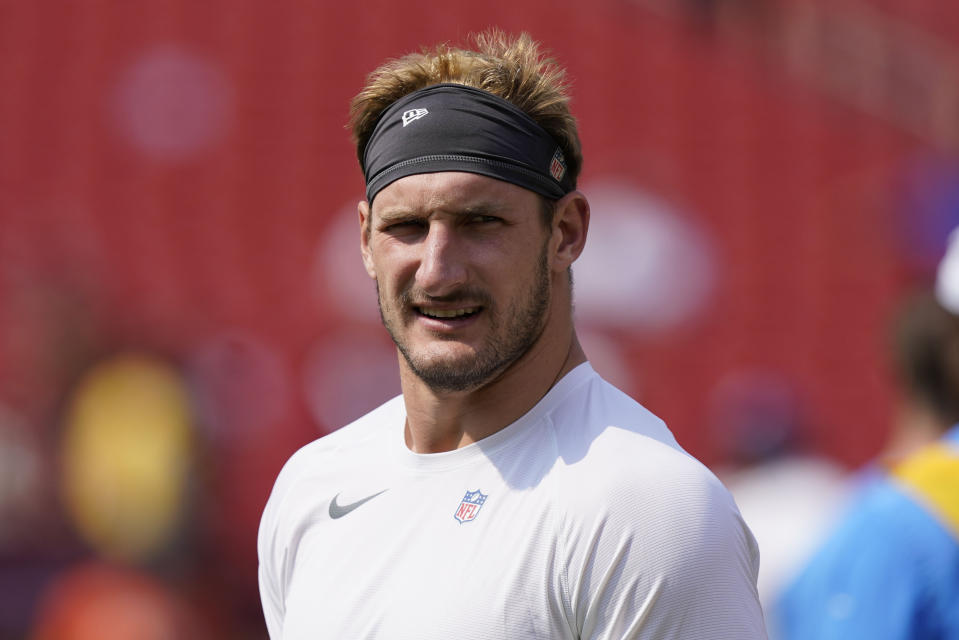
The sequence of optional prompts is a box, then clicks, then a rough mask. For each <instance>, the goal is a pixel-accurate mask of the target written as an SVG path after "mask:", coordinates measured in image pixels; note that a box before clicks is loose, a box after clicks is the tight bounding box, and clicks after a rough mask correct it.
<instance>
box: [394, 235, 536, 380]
mask: <svg viewBox="0 0 959 640" xmlns="http://www.w3.org/2000/svg"><path fill="white" fill-rule="evenodd" d="M457 298H462V299H463V300H469V301H470V302H476V301H477V298H480V299H481V301H483V302H484V304H483V313H485V314H488V315H489V320H488V321H489V332H488V334H487V336H486V339H485V341H484V343H483V345H482V346H481V347H480V348H479V349H478V350H477V352H476V353H475V354H473V355H471V356H466V357H459V358H456V359H455V360H452V359H446V358H444V359H441V358H427V357H422V358H421V357H417V355H416V354H414V353H413V352H412V349H411V347H410V345H409V344H407V343H406V342H405V341H404V339H403V336H402V333H401V330H400V329H401V328H400V326H398V325H400V324H401V323H402V320H401V319H399V318H395V317H394V318H388V317H387V315H386V314H385V313H384V312H383V300H382V296H381V295H380V291H379V285H378V284H377V292H376V299H377V303H378V305H379V309H380V319H381V320H382V321H383V326H384V327H386V330H387V332H389V334H390V337H391V338H392V339H393V343H394V344H396V348H397V349H398V350H399V352H400V353H401V354H402V355H403V358H404V359H405V360H406V364H407V365H408V366H409V368H410V370H411V371H412V372H413V373H414V374H415V375H416V376H417V377H418V378H419V379H420V380H422V381H423V382H424V383H425V384H426V385H427V386H428V387H429V388H430V389H432V390H433V391H437V392H447V393H449V392H461V391H471V390H475V389H479V388H480V387H482V386H484V385H486V384H487V383H489V382H491V381H492V380H494V379H495V378H496V377H497V376H498V375H499V374H501V373H502V372H503V371H505V370H506V369H508V368H509V367H510V365H512V364H513V363H515V362H516V361H517V360H519V359H520V358H522V357H523V356H524V355H526V353H527V352H528V351H529V350H530V349H531V348H532V346H533V345H534V344H536V341H537V340H538V339H539V337H540V335H541V334H542V333H543V329H544V328H545V326H546V314H547V310H548V309H549V305H550V277H549V263H548V260H547V253H546V246H545V245H544V247H543V250H542V252H541V253H540V257H539V260H538V263H537V268H536V276H535V278H534V279H533V282H532V285H531V286H530V290H529V292H528V294H527V295H526V296H525V298H522V297H521V298H520V299H519V300H518V304H517V305H514V307H513V308H511V309H506V310H505V311H501V310H499V309H498V308H497V307H495V306H494V304H493V301H492V300H491V299H490V298H489V296H487V295H485V294H483V293H481V292H475V293H473V292H467V291H462V292H458V293H456V294H454V295H453V296H449V297H444V298H443V300H444V301H447V302H453V301H455V300H456V299H457ZM411 300H412V295H411V292H410V291H409V290H407V291H405V292H404V293H403V294H402V295H401V296H400V303H399V304H400V306H399V309H400V310H401V311H400V313H406V311H405V310H406V309H409V308H410V303H411ZM524 300H525V301H526V304H523V302H524ZM438 339H440V338H438Z"/></svg>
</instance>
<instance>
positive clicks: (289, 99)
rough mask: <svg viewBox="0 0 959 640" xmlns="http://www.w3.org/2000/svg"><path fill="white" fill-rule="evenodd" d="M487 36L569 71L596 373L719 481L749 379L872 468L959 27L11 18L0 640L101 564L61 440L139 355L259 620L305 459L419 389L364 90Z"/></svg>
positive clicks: (943, 196)
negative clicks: (377, 77)
mask: <svg viewBox="0 0 959 640" xmlns="http://www.w3.org/2000/svg"><path fill="white" fill-rule="evenodd" d="M489 26H498V27H500V28H502V29H504V30H506V31H508V32H518V31H528V32H529V33H531V34H532V36H533V37H534V38H536V39H539V40H541V41H542V42H543V43H544V44H545V46H546V47H548V48H549V49H550V50H551V51H552V52H553V54H554V55H555V57H556V58H557V59H558V60H559V61H560V62H561V63H562V64H563V65H565V66H566V67H567V69H568V71H569V74H570V78H571V80H572V93H573V109H574V112H575V114H576V115H577V116H578V118H579V120H580V123H581V136H582V140H583V146H584V150H585V156H586V163H585V169H584V173H583V177H582V182H581V187H582V188H583V190H584V191H585V192H586V193H587V195H588V196H590V197H591V198H592V200H593V216H594V217H593V224H594V231H595V233H594V236H593V238H594V245H593V248H592V250H589V249H588V250H587V255H585V256H584V259H583V262H582V264H580V265H578V266H577V268H576V270H577V287H578V291H577V300H578V304H577V313H578V314H579V318H580V325H581V329H582V332H583V335H584V341H585V342H586V347H587V351H588V353H590V354H591V355H592V357H593V359H594V362H595V364H596V366H597V368H598V369H599V370H600V372H601V373H604V374H606V375H607V376H608V377H610V378H611V379H613V381H614V382H617V383H619V384H621V385H622V386H624V387H625V388H626V389H627V390H628V391H629V392H631V393H632V394H633V395H635V396H636V397H637V398H639V399H640V400H641V401H642V402H644V403H645V404H646V405H647V406H649V407H650V408H651V409H652V410H653V411H654V412H656V413H657V414H659V415H660V416H662V417H663V418H664V419H666V420H667V422H668V423H669V425H670V426H671V427H672V429H673V430H674V432H675V433H676V434H677V437H678V438H679V440H680V441H681V442H682V443H684V445H685V446H686V447H687V448H688V449H689V450H690V451H691V452H692V453H694V454H696V455H698V456H699V457H701V458H703V459H704V460H705V461H706V462H707V463H710V464H717V463H720V462H722V460H720V459H719V458H720V457H721V456H720V452H719V448H718V447H717V446H716V444H715V443H714V442H713V440H712V439H711V438H710V434H709V433H708V429H707V428H706V427H705V425H706V424H707V423H709V422H710V420H711V419H712V417H711V416H710V398H711V397H713V396H714V394H715V390H716V388H717V387H718V386H720V385H721V383H722V381H723V380H724V379H725V378H726V377H728V376H729V375H734V374H735V372H737V371H741V370H746V371H755V370H764V371H771V372H774V375H775V376H776V379H777V380H787V381H788V382H789V384H790V385H792V387H793V391H794V393H795V394H796V397H797V398H798V399H799V400H798V405H799V406H801V408H802V409H801V411H802V422H803V428H804V429H805V430H806V439H807V441H808V442H810V443H812V446H813V448H814V449H815V450H816V451H817V452H819V453H821V454H824V455H826V456H829V457H831V458H833V459H835V460H837V461H839V462H841V463H842V464H844V465H847V466H855V465H859V464H861V463H863V462H865V461H866V460H868V459H869V458H870V457H871V456H872V455H874V454H875V452H876V451H877V450H878V448H879V446H880V444H881V443H882V441H883V438H884V437H885V434H886V432H887V430H888V428H889V423H890V411H891V408H892V406H893V398H892V397H891V394H892V391H891V390H892V384H891V381H890V380H889V374H888V372H887V365H886V362H885V327H886V321H887V319H888V315H889V312H890V311H891V309H892V308H893V307H894V306H895V304H896V302H897V301H898V300H899V298H900V296H901V295H902V294H903V293H904V292H905V291H906V290H908V289H911V288H912V287H915V286H919V285H922V284H924V283H927V282H928V279H929V277H930V273H931V268H932V266H933V265H934V264H935V262H936V261H937V260H938V258H939V257H940V255H941V252H942V250H943V247H944V242H945V233H946V231H947V230H948V229H950V228H951V227H952V226H954V225H955V224H956V223H957V221H959V216H957V210H959V165H957V163H956V147H957V122H959V89H957V87H959V82H957V81H959V57H957V52H959V5H956V4H955V3H953V2H951V1H949V0H913V1H911V2H896V1H893V0H848V1H846V0H844V1H843V2H832V1H829V0H595V1H593V2H589V3H586V2H578V1H573V0H551V1H549V2H546V1H541V2H539V1H538V2H525V3H516V2H510V1H506V0H489V1H488V2H485V3H482V6H481V5H479V4H476V3H462V4H458V3H439V2H432V3H427V2H383V1H381V0H370V1H368V2H364V3H349V2H312V3H310V2H289V3H274V2H243V3H234V2H225V1H223V0H219V1H209V2H186V1H181V0H168V1H147V2H121V1H98V2H91V3H79V2H69V3H64V2H54V1H52V0H33V1H28V0H19V1H17V0H13V1H4V2H0V457H2V459H3V462H0V534H2V535H0V550H2V551H0V557H2V558H4V560H3V564H2V565H0V578H2V579H3V584H0V589H2V590H3V592H4V593H11V592H10V591H9V590H8V589H7V588H6V587H4V585H7V586H9V585H11V584H17V585H20V588H19V590H18V591H17V593H19V594H21V595H20V596H18V598H19V599H17V598H13V599H12V600H11V601H10V602H8V603H7V604H4V605H3V606H2V607H0V609H2V610H0V633H4V632H6V633H10V634H15V630H11V629H12V628H13V626H15V625H16V624H20V622H16V621H17V620H20V618H18V617H17V614H16V613H13V611H14V608H15V607H22V606H26V608H27V610H28V611H29V610H32V607H33V606H34V604H33V603H34V602H35V598H36V595H37V593H39V592H40V591H41V590H42V588H43V586H44V584H45V576H46V575H47V574H44V573H43V572H42V571H40V572H39V573H38V572H37V571H34V569H35V568H36V567H38V566H41V567H43V566H50V567H57V566H60V565H63V564H68V563H69V562H70V561H72V560H73V559H75V558H77V557H80V556H83V555H84V554H85V553H86V552H87V550H88V546H87V543H85V542H83V540H82V539H81V538H78V537H77V534H76V533H75V529H76V527H75V526H74V525H72V524H71V523H70V517H69V509H67V510H64V509H63V508H62V506H61V504H62V501H63V500H64V498H63V496H62V495H61V493H60V490H59V489H58V486H59V485H58V482H59V481H60V480H59V477H60V475H61V474H62V470H61V469H60V468H59V466H58V464H59V462H58V461H59V460H60V459H61V453H60V447H61V446H62V438H61V434H62V433H63V432H64V429H66V428H67V421H68V414H69V407H70V406H71V402H72V400H71V398H72V397H73V396H72V394H73V393H74V392H75V391H76V390H77V389H78V388H79V387H82V385H83V384H84V380H85V376H87V375H89V374H88V372H90V371H92V370H93V369H94V367H96V366H97V365H98V364H99V363H101V362H104V361H108V360H110V359H111V358H113V357H115V356H118V355H122V354H128V353H134V354H141V357H142V356H143V355H144V354H145V355H147V356H148V357H150V358H154V359H156V360H158V361H161V362H163V363H165V365H164V366H168V367H172V368H173V369H174V370H175V371H177V372H178V375H180V376H181V377H182V381H183V384H184V385H185V386H186V388H188V389H189V394H190V398H191V403H192V405H191V406H192V411H193V416H192V418H191V419H190V420H189V422H190V423H191V424H192V425H193V428H195V430H196V434H197V436H198V437H197V441H198V442H200V443H201V445H198V446H200V447H201V448H202V452H196V453H191V456H195V457H196V458H197V460H198V462H196V463H195V464H196V465H197V466H198V468H199V469H200V470H201V471H200V472H191V473H193V475H192V476H191V478H192V480H191V481H190V483H189V484H190V486H192V487H193V488H194V495H193V497H190V498H184V500H187V501H189V502H190V504H191V505H192V506H193V508H195V509H196V514H197V515H195V517H194V520H195V523H194V528H196V529H197V530H198V531H200V532H201V533H200V539H201V540H206V542H205V543H197V544H196V545H194V546H193V547H188V548H187V550H186V551H183V553H187V552H189V553H193V554H194V555H193V556H191V557H193V558H195V559H197V560H196V562H198V563H200V564H203V566H204V567H207V568H208V569H209V570H208V571H207V573H206V575H207V577H208V578H209V576H221V577H222V576H226V577H222V580H221V583H222V584H230V585H232V588H233V590H235V591H236V592H238V593H237V594H233V595H235V596H236V597H235V598H234V597H233V596H232V595H231V596H230V597H229V598H225V601H226V602H227V604H225V605H223V606H245V607H255V578H254V572H255V552H254V538H255V529H256V525H257V520H258V516H259V512H260V509H261V507H262V505H263V503H264V501H265V499H266V496H267V494H268V492H269V489H270V486H271V483H272V481H273V479H274V477H275V475H276V473H277V472H278V470H279V468H280V465H281V464H282V462H283V461H284V460H285V459H286V458H287V457H288V456H289V454H290V453H291V452H292V451H294V450H295V449H296V448H297V447H299V446H300V445H302V444H304V443H306V442H307V441H309V440H310V439H312V438H314V437H316V436H318V435H319V434H322V433H325V432H327V431H329V430H331V429H334V428H336V427H337V426H339V425H341V424H342V423H343V422H344V421H347V420H349V419H351V418H352V417H355V416H357V415H359V414H360V413H362V412H363V411H364V410H366V409H368V408H371V407H372V406H374V405H375V404H377V403H378V402H379V401H381V400H383V399H385V398H386V397H388V396H389V395H391V394H393V393H395V392H396V391H397V389H398V383H397V381H396V378H395V368H394V362H393V355H392V352H391V349H390V345H389V344H388V342H387V341H386V339H385V337H384V335H383V333H382V331H380V330H379V328H378V327H377V322H378V320H377V315H376V311H375V305H374V304H373V287H372V284H370V283H369V281H368V280H367V279H366V278H365V276H364V274H363V272H362V267H361V263H360V260H359V254H358V251H357V243H358V236H357V234H356V231H355V229H354V226H355V219H356V214H355V202H356V201H357V200H358V199H359V198H360V197H361V195H362V191H363V185H362V180H361V175H360V172H359V169H358V168H357V165H356V161H355V156H354V150H353V148H352V146H351V143H350V140H349V136H348V134H347V131H346V129H345V124H346V121H347V107H348V103H349V100H350V98H351V97H352V95H353V94H354V93H355V92H356V91H357V90H358V89H359V88H360V86H361V84H362V82H363V78H364V77H365V75H366V74H367V73H368V72H370V71H371V70H372V69H373V68H374V67H375V66H376V65H378V64H379V63H380V62H382V61H383V60H384V59H386V58H388V57H393V56H396V55H400V54H402V53H405V52H407V51H411V50H416V49H418V48H420V47H421V46H423V45H425V44H430V43H435V42H439V41H451V42H454V43H460V42H463V41H464V40H465V39H466V37H467V35H468V34H469V33H470V32H474V31H478V30H482V29H484V28H487V27H489ZM597 247H598V248H597ZM191 464H194V463H191ZM191 468H193V467H191ZM176 486H180V485H179V484H177V485H176ZM3 515H8V516H10V517H7V518H6V519H4V518H3ZM25 531H27V532H29V533H25ZM64 549H66V550H67V551H64ZM204 563H205V564H204ZM210 567H212V568H210ZM31 571H32V573H31ZM51 571H52V569H51ZM24 576H28V577H29V579H26V578H24ZM31 576H32V577H31ZM23 585H26V586H25V587H24V586H23ZM231 593H232V592H231ZM238 603H239V604H238ZM221 604H222V603H221ZM256 615H257V614H256V613H255V612H254V613H252V614H250V617H251V619H255V618H256ZM4 621H6V622H4ZM11 621H13V622H11ZM4 624H5V625H6V626H5V627H4V626H3V625H4ZM251 624H255V623H251ZM0 637H3V636H2V635H0ZM10 637H15V635H11V636H10ZM233 637H239V636H238V635H236V634H234V635H233ZM253 637H255V636H253Z"/></svg>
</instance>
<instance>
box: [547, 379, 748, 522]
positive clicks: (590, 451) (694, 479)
mask: <svg viewBox="0 0 959 640" xmlns="http://www.w3.org/2000/svg"><path fill="white" fill-rule="evenodd" d="M550 423H551V427H552V431H553V434H554V437H555V447H556V453H557V455H558V458H559V460H560V461H561V462H562V464H561V469H558V470H557V471H558V473H557V481H558V482H559V483H560V485H561V486H562V487H565V488H566V489H569V491H566V490H565V489H564V490H563V491H564V493H569V494H571V495H575V496H579V497H581V498H582V499H583V504H582V505H579V506H581V507H584V508H586V510H587V511H590V510H593V509H596V508H600V509H607V508H614V509H620V508H622V506H623V504H624V503H625V502H628V503H629V504H630V505H631V507H633V508H636V509H639V510H641V511H646V510H653V511H655V510H657V509H660V508H664V509H667V510H669V511H671V512H674V513H676V514H677V515H680V514H681V513H682V512H684V511H689V512H690V515H691V517H696V516H695V514H696V513H698V512H699V510H700V509H701V508H703V507H706V506H709V507H710V508H712V506H715V505H716V504H717V503H718V504H720V505H721V506H722V509H724V510H728V509H730V508H731V509H732V510H734V512H735V505H734V503H733V502H732V499H731V497H730V496H729V493H728V492H727V491H726V489H725V487H723V485H722V483H721V482H720V481H719V480H718V479H717V478H716V476H715V475H714V474H713V473H712V472H711V471H710V470H709V469H708V468H707V467H706V466H704V465H703V464H702V463H701V462H700V461H699V460H697V459H696V458H694V457H693V456H691V455H690V454H689V453H687V452H686V451H685V450H684V449H683V448H682V447H681V446H680V445H679V444H678V443H677V442H676V439H675V438H674V437H673V434H672V432H670V430H669V428H668V427H667V426H666V424H665V422H664V421H663V420H662V419H660V418H659V417H657V416H656V415H655V414H653V413H652V412H651V411H649V410H648V409H646V408H645V407H644V406H643V405H641V404H640V403H639V402H637V401H636V400H634V399H633V398H631V397H630V396H629V395H627V394H626V393H624V392H622V391H621V390H619V389H618V388H616V387H614V386H613V385H611V384H609V383H608V382H606V381H605V380H603V379H602V378H601V377H599V376H598V375H596V374H593V376H592V377H590V378H589V379H587V380H586V382H585V384H583V385H581V386H579V387H578V388H577V390H576V392H575V393H571V394H569V395H568V396H567V397H566V398H564V401H563V402H562V403H559V404H557V406H556V408H555V410H554V411H553V412H552V413H551V415H550ZM624 501H625V502H624ZM575 502H576V499H575V498H574V499H573V504H575ZM735 513H737V514H738V512H735Z"/></svg>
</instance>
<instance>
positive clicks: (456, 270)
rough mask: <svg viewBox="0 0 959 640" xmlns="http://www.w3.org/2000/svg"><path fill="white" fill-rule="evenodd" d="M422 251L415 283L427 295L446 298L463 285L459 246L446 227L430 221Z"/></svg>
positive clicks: (463, 275)
mask: <svg viewBox="0 0 959 640" xmlns="http://www.w3.org/2000/svg"><path fill="white" fill-rule="evenodd" d="M422 248H423V253H422V255H421V257H420V264H419V268H418V269H417V271H416V281H417V285H419V287H420V288H421V289H422V290H423V291H424V292H425V293H426V294H427V295H431V296H442V295H446V294H448V293H452V292H453V291H455V290H456V289H457V288H459V287H460V286H462V285H463V284H465V283H466V275H467V269H466V264H465V255H464V252H463V247H462V246H460V242H459V240H458V238H457V234H456V230H455V229H453V228H451V226H450V225H449V224H446V223H444V222H437V221H433V222H431V223H430V227H429V230H428V232H427V234H426V238H425V239H424V241H423V246H422Z"/></svg>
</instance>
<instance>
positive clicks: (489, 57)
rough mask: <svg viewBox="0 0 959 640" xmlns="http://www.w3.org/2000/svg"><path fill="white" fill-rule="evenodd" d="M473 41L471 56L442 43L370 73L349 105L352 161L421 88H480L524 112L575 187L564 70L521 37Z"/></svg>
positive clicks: (577, 154)
mask: <svg viewBox="0 0 959 640" xmlns="http://www.w3.org/2000/svg"><path fill="white" fill-rule="evenodd" d="M473 42H474V43H475V46H476V50H475V51H468V50H465V49H458V48H454V47H451V46H449V45H448V44H441V45H438V46H436V47H434V48H433V49H424V50H423V51H422V52H420V53H411V54H408V55H405V56H403V57H402V58H398V59H395V60H390V61H388V62H386V63H384V64H383V65H381V66H380V67H379V68H378V69H376V70H375V71H373V73H371V74H370V76H369V78H368V79H367V82H366V86H365V87H363V90H362V91H360V93H359V94H357V96H356V97H355V98H353V101H352V103H351V104H350V128H351V130H352V133H353V141H354V142H355V143H356V154H357V157H358V158H360V161H361V162H362V158H363V151H364V150H365V149H366V145H367V143H368V142H369V140H370V136H371V135H372V134H373V129H374V127H376V123H377V122H378V121H379V119H380V116H381V115H382V114H383V112H384V111H385V110H386V109H387V108H389V106H390V105H391V104H393V103H394V102H396V101H397V100H399V99H400V98H402V97H403V96H405V95H407V94H410V93H413V92H414V91H418V90H419V89H423V88H424V87H429V86H431V85H434V84H440V83H446V82H451V83H456V84H463V85H466V86H469V87H474V88H476V89H483V90H484V91H488V92H490V93H492V94H494V95H497V96H499V97H501V98H504V99H505V100H508V101H509V102H511V103H513V104H514V105H516V106H517V107H519V108H520V109H522V110H523V111H524V112H526V114H527V115H529V116H530V117H531V118H532V119H533V120H535V121H536V122H537V123H538V124H539V125H540V126H541V127H543V129H545V130H546V132H547V133H549V134H550V135H551V136H552V137H553V139H554V140H555V141H556V143H557V144H558V145H559V147H560V149H562V151H563V155H564V156H565V159H566V170H567V172H568V173H569V175H570V177H571V178H572V181H573V185H574V186H575V184H576V179H577V178H578V176H579V172H580V169H581V168H582V165H583V155H582V150H581V148H580V144H579V135H578V134H577V131H576V120H575V119H574V118H573V116H572V114H571V113H570V111H569V95H568V92H567V84H566V80H565V71H564V70H563V69H562V68H561V67H560V66H559V65H558V64H556V62H555V61H554V60H553V59H552V58H549V57H547V56H544V55H543V54H542V53H541V52H540V48H539V45H538V44H537V43H536V42H535V41H534V40H533V39H532V38H530V37H529V35H527V34H525V33H522V34H520V35H519V36H518V37H515V38H513V37H509V36H507V35H506V34H504V33H503V32H502V31H499V30H496V29H494V30H490V31H486V32H484V33H481V34H478V35H475V36H474V37H473Z"/></svg>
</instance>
